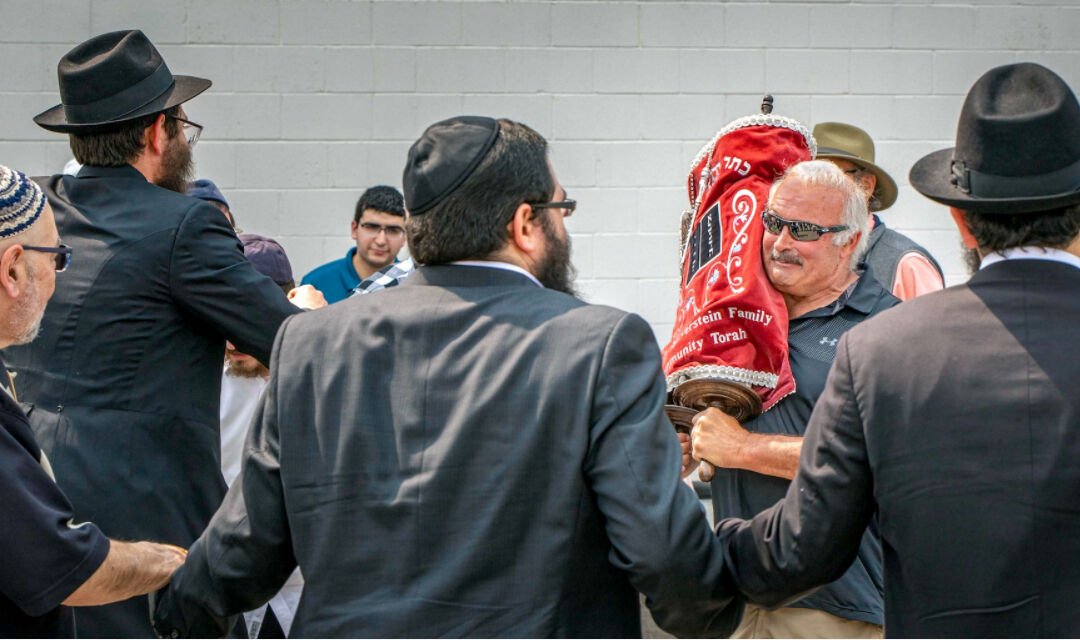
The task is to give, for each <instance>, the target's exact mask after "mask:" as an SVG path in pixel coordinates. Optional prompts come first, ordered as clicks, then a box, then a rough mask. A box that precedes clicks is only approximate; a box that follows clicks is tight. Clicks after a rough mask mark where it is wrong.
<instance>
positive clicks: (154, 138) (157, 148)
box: [144, 113, 169, 156]
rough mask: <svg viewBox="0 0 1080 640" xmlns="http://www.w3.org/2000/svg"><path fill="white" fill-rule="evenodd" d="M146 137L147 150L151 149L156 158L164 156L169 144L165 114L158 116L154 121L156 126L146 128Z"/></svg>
mask: <svg viewBox="0 0 1080 640" xmlns="http://www.w3.org/2000/svg"><path fill="white" fill-rule="evenodd" d="M145 135H146V137H145V138H144V141H145V145H146V148H149V149H150V151H151V153H152V154H153V155H155V156H162V155H164V154H165V148H166V146H167V145H168V144H169V136H168V134H167V133H166V132H165V114H164V113H159V114H158V117H157V118H156V119H154V124H152V125H150V126H149V127H147V128H146V134H145Z"/></svg>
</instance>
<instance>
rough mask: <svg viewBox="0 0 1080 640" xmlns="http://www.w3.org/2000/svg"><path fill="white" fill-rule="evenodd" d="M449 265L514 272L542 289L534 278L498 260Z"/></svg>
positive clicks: (468, 261)
mask: <svg viewBox="0 0 1080 640" xmlns="http://www.w3.org/2000/svg"><path fill="white" fill-rule="evenodd" d="M450 264H458V265H461V266H463V267H488V268H490V269H502V270H503V271H516V272H517V273H520V274H521V275H523V276H525V277H526V278H528V279H529V280H532V281H533V282H534V283H536V286H538V287H540V288H541V289H543V288H544V285H542V284H540V281H539V280H537V279H536V276H534V275H533V274H531V273H529V272H528V271H526V270H524V269H522V268H521V267H519V266H517V265H516V264H510V263H509V262H499V261H498V260H458V261H457V262H451V263H450Z"/></svg>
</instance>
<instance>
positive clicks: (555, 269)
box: [536, 220, 578, 298]
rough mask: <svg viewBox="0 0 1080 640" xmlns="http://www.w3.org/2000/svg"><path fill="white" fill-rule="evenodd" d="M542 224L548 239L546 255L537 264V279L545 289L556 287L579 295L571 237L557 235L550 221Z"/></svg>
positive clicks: (557, 289) (564, 291)
mask: <svg viewBox="0 0 1080 640" xmlns="http://www.w3.org/2000/svg"><path fill="white" fill-rule="evenodd" d="M545 222H546V224H545V223H541V224H542V228H543V230H544V239H545V240H547V251H546V252H545V253H544V257H543V258H542V259H541V260H540V262H539V263H538V264H537V265H536V279H537V280H539V281H540V284H542V285H544V288H545V289H554V290H555V291H561V292H563V293H565V294H567V295H571V296H574V297H575V298H576V297H578V294H577V289H575V288H574V277H575V276H576V275H577V271H576V270H575V269H574V265H573V263H571V262H570V239H569V238H567V239H565V240H564V239H562V238H560V237H559V236H558V235H556V233H555V230H554V229H553V228H552V225H551V223H550V222H548V221H546V220H545Z"/></svg>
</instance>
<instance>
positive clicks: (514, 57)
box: [0, 0, 1080, 342]
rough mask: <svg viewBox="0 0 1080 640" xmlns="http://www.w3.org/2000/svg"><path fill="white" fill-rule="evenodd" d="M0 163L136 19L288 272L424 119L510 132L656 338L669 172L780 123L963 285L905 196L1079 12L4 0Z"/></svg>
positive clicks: (61, 147) (49, 165)
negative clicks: (82, 64) (851, 165)
mask: <svg viewBox="0 0 1080 640" xmlns="http://www.w3.org/2000/svg"><path fill="white" fill-rule="evenodd" d="M3 6H4V9H5V10H4V19H3V20H0V59H2V60H3V61H4V63H5V64H4V65H3V68H4V71H3V72H2V75H0V78H2V82H0V144H2V147H0V148H2V150H3V152H2V153H0V163H4V164H8V165H11V166H14V167H17V168H19V169H21V170H23V171H26V172H31V173H54V172H58V171H59V170H60V169H61V167H63V165H64V163H65V162H66V161H67V160H68V158H69V157H70V152H69V150H68V148H67V143H66V140H65V139H64V138H63V137H62V136H59V135H56V134H51V133H48V132H46V131H43V130H41V129H39V128H38V127H36V126H35V125H34V124H33V123H32V122H31V117H32V116H33V115H34V114H36V113H38V112H40V111H42V110H44V109H45V108H47V107H50V106H52V105H53V104H55V103H56V102H58V93H57V87H56V72H55V69H56V62H57V61H58V60H59V58H60V56H62V55H63V53H64V52H65V51H67V50H68V49H70V48H71V47H72V46H73V45H75V44H76V43H78V42H80V41H82V40H84V39H85V38H88V37H89V36H91V35H94V34H97V33H101V32H104V31H109V30H113V29H121V28H130V27H138V28H141V29H143V30H144V31H145V32H146V33H147V34H148V35H149V36H150V38H151V39H152V40H153V41H154V42H155V43H156V44H158V45H159V48H160V49H161V51H162V53H163V54H164V55H165V58H166V60H167V62H168V64H169V66H170V68H171V69H172V70H173V72H174V73H181V74H183V73H187V74H192V75H201V76H205V77H209V78H211V79H212V80H213V81H214V86H213V87H212V88H211V89H210V91H208V92H207V93H206V94H204V95H203V96H202V97H199V98H198V99H196V100H194V101H192V102H191V103H189V104H188V105H187V106H186V107H185V108H186V110H187V112H188V114H189V116H190V117H191V118H192V119H194V120H196V121H197V122H200V123H203V124H204V125H205V126H206V131H205V133H204V136H203V139H202V141H201V142H200V143H199V146H198V148H197V151H196V159H197V162H198V175H199V177H207V178H211V179H213V180H214V181H216V182H217V183H218V185H219V186H220V187H221V188H222V190H223V191H224V192H225V194H226V197H227V198H228V199H229V200H230V202H231V203H232V206H233V210H234V211H235V212H236V213H237V216H238V218H239V222H240V225H241V226H242V227H243V228H244V229H245V230H247V231H251V232H257V233H262V234H265V235H269V236H273V237H276V238H277V239H279V240H280V241H281V242H282V243H283V244H284V245H285V247H286V248H287V250H288V251H289V254H290V257H291V259H292V262H293V266H294V269H295V271H296V272H297V274H298V277H299V275H302V274H303V273H304V272H306V271H307V270H308V269H310V268H311V267H314V266H316V265H317V264H320V263H322V262H324V261H326V260H329V259H331V258H337V257H340V256H341V255H343V254H344V252H345V250H346V249H347V248H348V247H349V246H350V240H349V238H348V225H349V220H350V219H351V215H352V209H353V205H354V203H355V201H356V198H357V196H358V195H359V194H360V192H361V191H362V190H363V189H364V188H365V187H367V186H370V185H374V184H380V183H388V184H393V185H398V184H399V183H400V178H401V169H402V167H403V165H404V159H405V152H406V149H407V148H408V146H409V144H410V143H411V142H412V141H413V140H414V139H415V138H416V137H417V136H418V135H419V134H420V132H421V131H422V130H423V129H424V127H425V126H426V125H428V124H430V123H432V122H434V121H436V120H438V119H441V118H443V117H448V116H452V115H457V114H461V113H479V114H487V115H493V116H505V117H509V118H513V119H517V120H521V121H523V122H526V123H528V124H529V125H531V126H532V127H534V128H535V129H537V130H538V131H540V132H541V133H542V134H543V135H545V136H546V137H547V138H548V139H549V140H550V141H551V143H552V157H553V160H554V164H555V167H556V171H557V173H558V174H559V176H560V178H561V179H562V182H563V184H564V185H565V186H566V187H567V190H568V191H569V193H570V194H571V196H573V197H576V198H577V199H578V201H579V203H580V206H579V209H578V213H576V214H575V215H574V217H573V218H571V219H570V228H571V231H572V233H573V240H574V260H575V262H576V264H577V266H578V269H579V282H580V284H581V289H582V290H583V292H584V293H585V294H586V296H587V297H588V299H590V300H591V301H594V302H603V303H607V304H612V305H615V306H618V307H622V308H626V309H630V310H633V311H636V312H638V313H640V314H641V315H643V316H644V317H645V318H646V319H647V320H648V321H649V322H651V323H652V325H653V327H654V328H655V331H656V334H657V337H658V338H659V340H660V341H661V342H664V341H666V339H667V337H668V334H669V333H670V331H671V322H672V319H673V316H674V306H675V299H676V295H677V257H676V245H677V226H678V220H679V214H680V212H681V211H682V209H683V208H684V207H685V205H686V191H685V183H686V170H687V168H688V165H689V163H690V160H691V158H693V156H694V154H695V153H696V152H697V150H698V148H699V147H700V146H701V145H702V144H703V143H704V142H705V141H707V140H708V139H710V138H711V136H712V134H713V133H714V132H715V131H716V130H717V129H719V128H720V127H722V126H723V125H724V124H725V123H726V122H728V121H729V120H732V119H734V118H737V117H740V116H743V115H747V114H750V113H756V112H757V111H758V106H759V104H760V101H761V96H762V94H763V93H765V92H769V93H772V94H774V95H775V98H776V113H779V114H784V115H789V116H792V117H795V118H798V119H799V120H802V121H803V122H805V123H807V124H813V123H814V122H820V121H825V120H841V121H847V122H851V123H854V124H856V125H858V126H860V127H863V128H864V129H866V130H868V131H869V132H870V133H871V135H873V136H874V137H875V139H876V141H877V145H878V161H879V163H880V164H881V165H882V166H884V167H885V168H886V169H887V170H888V171H889V172H890V173H891V174H892V175H893V177H894V178H896V180H897V182H898V183H899V184H900V185H901V187H900V199H899V201H898V202H897V204H896V205H895V206H894V207H893V208H892V209H890V210H889V211H887V212H885V214H884V219H885V220H886V222H887V223H888V224H889V225H891V226H893V227H895V228H898V229H900V230H902V231H904V232H906V233H908V234H910V235H911V236H912V237H914V238H915V239H916V240H917V241H919V242H921V243H922V244H924V245H925V246H926V247H928V248H929V249H930V250H931V251H933V252H934V253H935V255H936V256H937V257H938V259H939V260H940V261H941V263H942V264H943V265H944V267H945V270H946V272H947V276H948V281H949V282H950V283H956V282H960V281H962V280H963V279H964V277H965V276H964V271H963V267H962V266H961V263H960V260H959V252H958V250H957V244H958V237H957V235H956V233H955V231H954V230H953V229H952V226H951V223H950V221H949V217H948V214H947V212H946V211H945V209H944V208H942V207H938V206H936V205H934V204H932V203H930V202H929V201H927V200H925V199H924V198H922V197H921V196H919V195H918V194H917V193H915V192H913V191H912V189H911V188H910V187H909V186H908V185H907V172H908V170H909V168H910V167H911V165H912V163H913V162H914V161H915V160H916V159H917V158H918V157H920V156H921V155H923V154H925V153H927V152H929V151H931V150H933V149H936V148H940V147H943V146H947V145H949V144H950V143H951V140H952V139H953V136H954V133H955V127H956V118H957V115H958V113H959V110H960V106H961V103H962V100H963V96H964V94H965V93H966V91H967V89H968V88H969V87H970V85H971V83H972V82H974V80H975V79H976V78H977V77H978V76H979V75H980V74H981V73H982V72H983V71H985V70H986V69H988V68H990V67H992V66H994V65H998V64H1002V63H1007V62H1012V61H1020V60H1032V61H1037V62H1042V63H1044V64H1046V65H1048V66H1049V67H1051V68H1052V69H1054V70H1056V71H1057V72H1058V73H1059V74H1061V75H1062V76H1064V78H1065V79H1066V81H1068V82H1069V83H1070V84H1071V85H1072V86H1073V87H1074V88H1080V2H1077V1H1076V0H1058V1H1050V0H1046V1H1040V0H1021V1H1019V2H999V1H981V0H980V1H973V0H969V1H963V0H947V1H945V2H936V1H935V2H928V1H927V0H912V1H904V0H883V1H873V0H862V1H857V2H836V1H830V0H816V1H815V0H805V1H783V2H764V1H761V2H740V3H734V2H733V3H721V2H620V1H609V2H564V1H549V2H484V1H477V2H472V1H466V2H397V1H374V2H367V1H351V0H186V1H182V0H166V1H159V0H3Z"/></svg>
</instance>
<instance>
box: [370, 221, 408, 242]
mask: <svg viewBox="0 0 1080 640" xmlns="http://www.w3.org/2000/svg"><path fill="white" fill-rule="evenodd" d="M360 228H361V229H363V230H364V233H366V234H368V235H369V236H372V237H377V236H378V235H379V234H380V233H383V232H384V231H385V232H386V237H387V238H389V239H391V240H400V239H402V238H403V237H405V227H399V226H398V225H396V224H375V223H374V222H361V223H360Z"/></svg>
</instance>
